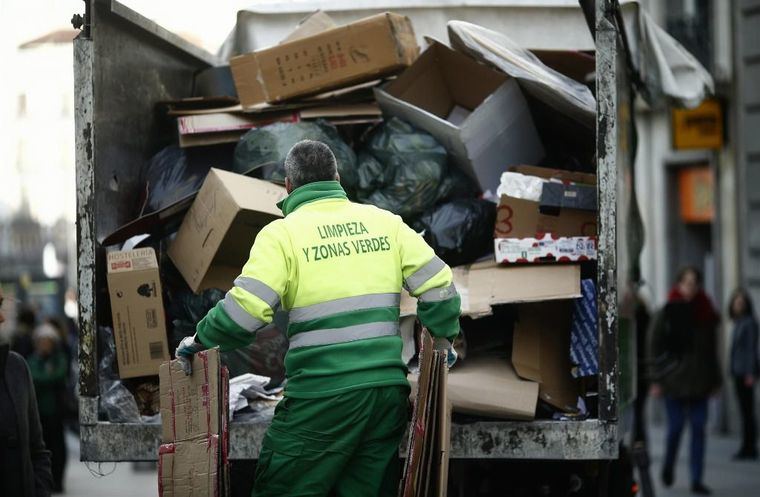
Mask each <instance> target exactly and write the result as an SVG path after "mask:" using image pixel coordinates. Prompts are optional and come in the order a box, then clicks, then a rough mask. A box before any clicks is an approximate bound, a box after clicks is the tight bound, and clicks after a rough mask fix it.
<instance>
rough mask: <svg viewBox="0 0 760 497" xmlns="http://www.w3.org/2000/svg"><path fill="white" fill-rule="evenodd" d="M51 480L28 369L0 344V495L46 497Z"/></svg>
mask: <svg viewBox="0 0 760 497" xmlns="http://www.w3.org/2000/svg"><path fill="white" fill-rule="evenodd" d="M4 321H5V314H4V313H3V294H2V290H0V324H2V323H3V322H4ZM52 479H53V478H52V475H51V472H50V452H48V451H47V450H46V449H45V442H44V441H43V437H42V428H41V426H40V418H39V414H38V412H37V399H36V397H35V393H34V384H33V383H32V376H31V374H30V373H29V368H28V367H27V365H26V362H25V361H24V359H23V358H22V357H21V356H20V355H19V354H17V353H16V352H12V351H11V350H10V345H9V344H7V343H0V495H3V496H6V495H7V496H11V495H12V496H18V497H48V496H49V495H50V489H51V487H52Z"/></svg>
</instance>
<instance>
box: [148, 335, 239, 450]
mask: <svg viewBox="0 0 760 497" xmlns="http://www.w3.org/2000/svg"><path fill="white" fill-rule="evenodd" d="M192 366H193V374H192V375H190V376H188V375H186V374H185V372H184V371H183V370H182V366H181V365H180V363H179V361H177V360H173V361H169V362H165V363H164V364H162V365H161V369H160V372H159V391H160V395H161V398H160V402H161V441H162V442H164V443H170V442H184V441H186V440H198V439H204V438H208V437H209V436H210V435H222V434H223V433H224V427H225V423H226V419H225V416H224V415H223V412H224V409H225V408H224V406H225V405H226V403H225V402H222V399H223V397H224V390H225V389H226V386H224V385H222V379H221V363H220V361H219V351H218V350H217V349H210V350H206V351H203V352H199V353H197V354H195V356H193V364H192Z"/></svg>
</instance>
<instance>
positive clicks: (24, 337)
mask: <svg viewBox="0 0 760 497" xmlns="http://www.w3.org/2000/svg"><path fill="white" fill-rule="evenodd" d="M36 326H37V313H36V312H35V310H34V308H33V307H30V306H27V305H24V306H22V307H21V308H20V309H19V311H18V313H17V314H16V329H15V330H14V331H13V335H12V337H11V350H13V351H14V352H16V353H17V354H19V355H21V357H23V358H24V359H26V358H28V357H29V356H30V355H32V352H34V340H33V339H32V333H33V332H34V328H35V327H36Z"/></svg>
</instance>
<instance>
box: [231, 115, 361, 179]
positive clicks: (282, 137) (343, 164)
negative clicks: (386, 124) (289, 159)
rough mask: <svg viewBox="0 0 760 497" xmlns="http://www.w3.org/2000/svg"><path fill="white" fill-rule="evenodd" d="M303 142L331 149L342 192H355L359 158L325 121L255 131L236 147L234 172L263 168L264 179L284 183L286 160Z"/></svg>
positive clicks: (247, 134) (270, 126) (272, 125)
mask: <svg viewBox="0 0 760 497" xmlns="http://www.w3.org/2000/svg"><path fill="white" fill-rule="evenodd" d="M301 140H317V141H321V142H323V143H325V144H327V146H329V147H330V149H331V150H332V152H333V154H335V159H336V160H337V161H338V173H339V174H340V182H341V184H342V185H343V188H345V189H346V191H348V192H352V191H353V190H354V189H355V188H356V183H357V181H358V177H357V175H356V154H354V151H353V150H352V149H351V147H349V146H348V145H347V144H346V143H345V142H344V141H343V140H342V139H341V137H340V135H339V134H338V131H337V130H336V129H335V127H334V126H333V125H331V124H329V123H328V122H326V121H324V120H321V119H320V120H317V121H315V122H298V123H274V124H270V125H268V126H264V127H261V128H254V129H252V130H250V131H248V132H247V133H246V134H244V135H243V136H242V137H241V138H240V141H239V142H238V144H237V146H236V147H235V159H234V164H233V170H234V171H235V172H238V173H243V172H245V171H248V170H250V169H252V168H255V167H257V166H260V167H262V171H263V176H264V179H268V180H270V181H274V182H277V183H284V182H285V168H284V165H283V164H284V162H285V156H286V155H287V153H288V151H289V150H290V148H291V147H292V146H293V145H295V144H296V143H298V142H299V141H301Z"/></svg>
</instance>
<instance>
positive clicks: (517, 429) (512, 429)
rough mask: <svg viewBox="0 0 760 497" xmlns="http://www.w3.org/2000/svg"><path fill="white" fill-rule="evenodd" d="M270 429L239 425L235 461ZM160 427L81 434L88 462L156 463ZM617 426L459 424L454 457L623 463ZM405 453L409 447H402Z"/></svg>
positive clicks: (250, 454) (108, 426)
mask: <svg viewBox="0 0 760 497" xmlns="http://www.w3.org/2000/svg"><path fill="white" fill-rule="evenodd" d="M268 426H269V425H268V423H233V424H232V425H231V427H230V458H232V459H256V458H258V455H259V449H260V447H261V442H262V441H263V439H264V433H265V432H266V429H267V427H268ZM160 438H161V428H160V426H159V425H145V424H115V423H105V422H100V423H97V424H94V425H83V426H82V428H81V440H82V460H83V461H152V460H155V459H156V458H157V453H158V446H159V444H160ZM617 438H618V436H617V425H616V424H615V423H604V422H602V421H599V420H587V421H532V422H525V421H513V422H508V421H504V422H499V421H492V422H478V423H472V424H454V425H452V431H451V457H452V458H455V459H456V458H458V459H554V460H598V459H615V458H617V451H618V444H617ZM401 447H402V450H403V448H404V447H405V444H403V443H402V444H401Z"/></svg>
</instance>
